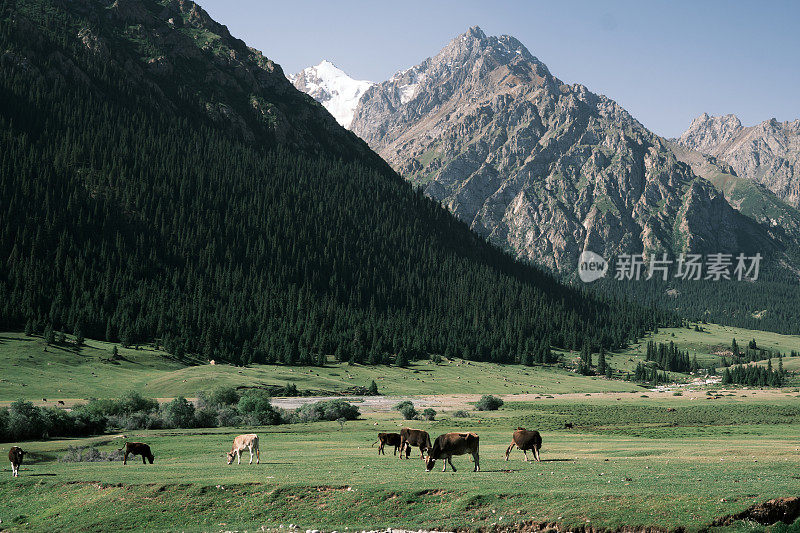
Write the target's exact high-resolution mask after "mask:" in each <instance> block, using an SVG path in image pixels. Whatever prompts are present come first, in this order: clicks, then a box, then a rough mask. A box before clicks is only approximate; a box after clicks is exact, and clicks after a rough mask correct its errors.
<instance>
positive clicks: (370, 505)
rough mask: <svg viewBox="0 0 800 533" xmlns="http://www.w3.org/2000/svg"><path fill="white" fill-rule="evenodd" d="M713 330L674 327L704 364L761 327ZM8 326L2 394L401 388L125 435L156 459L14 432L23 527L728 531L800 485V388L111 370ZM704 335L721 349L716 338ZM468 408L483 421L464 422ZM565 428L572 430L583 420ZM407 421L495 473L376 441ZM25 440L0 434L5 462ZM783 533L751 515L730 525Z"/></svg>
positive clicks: (6, 517)
mask: <svg viewBox="0 0 800 533" xmlns="http://www.w3.org/2000/svg"><path fill="white" fill-rule="evenodd" d="M712 328H713V329H712ZM717 328H719V329H717ZM710 329H712V331H711V332H708V333H705V335H707V336H708V337H703V336H702V335H701V334H699V333H697V332H694V331H689V330H666V331H662V332H659V333H658V334H657V337H656V338H661V339H676V340H675V342H676V343H683V344H684V345H687V346H688V345H693V346H696V348H693V349H697V350H698V352H702V353H701V355H699V356H698V357H700V356H703V357H707V358H713V357H715V355H714V351H715V350H716V347H717V346H718V345H724V344H726V343H729V342H730V340H727V337H728V336H729V335H731V333H734V334H735V335H736V336H737V339H738V338H739V336H742V343H744V342H746V340H747V338H748V337H751V336H753V335H759V334H760V333H759V332H747V331H744V330H742V331H736V332H731V331H729V330H726V329H723V328H721V327H718V326H712V327H711V328H710ZM673 334H674V336H673ZM763 335H764V337H763V338H759V337H757V340H758V342H759V344H761V343H762V342H764V343H767V342H774V343H777V347H779V349H781V350H785V351H789V350H791V349H795V347H797V348H800V346H798V345H799V344H800V342H798V339H797V338H796V337H789V336H775V337H772V334H763ZM767 335H769V336H770V338H769V339H768V338H767V337H766V336H767ZM1 337H2V339H0V353H2V355H3V357H2V359H0V367H2V369H1V370H2V373H1V374H0V376H1V378H0V379H2V381H0V399H2V400H3V401H4V403H6V404H7V403H8V402H9V401H11V400H13V399H15V398H17V397H19V396H23V397H24V398H27V399H30V400H36V402H37V403H39V404H45V405H53V404H54V403H55V401H56V400H57V399H60V398H65V399H70V398H71V399H72V400H71V401H72V402H78V401H82V399H84V398H86V397H88V396H93V395H94V396H116V395H119V394H120V393H121V392H123V391H125V390H128V389H136V390H139V391H140V392H143V393H144V394H148V395H151V396H157V397H161V398H170V397H174V396H176V395H178V394H184V395H186V396H189V397H192V396H194V395H195V394H196V392H197V391H198V390H204V389H205V390H208V389H210V388H213V387H214V386H218V385H223V384H224V385H230V384H252V385H257V384H264V383H268V384H276V385H283V384H285V383H286V382H287V381H290V382H294V383H297V385H298V387H299V388H301V389H315V390H317V391H320V392H322V391H326V390H327V391H331V392H334V393H341V392H343V391H345V390H346V389H347V388H348V387H351V386H353V385H361V386H366V385H368V383H369V381H370V380H371V379H375V380H376V382H377V383H378V384H379V388H380V389H381V392H384V393H386V396H379V397H361V398H352V401H353V403H354V404H356V405H358V406H359V409H360V410H361V413H362V415H361V417H360V419H359V420H355V421H350V422H346V423H344V425H343V426H340V425H339V424H338V423H335V422H317V423H312V424H293V425H281V426H269V427H257V428H253V427H241V428H216V429H195V430H160V431H138V430H137V431H132V432H126V433H125V435H126V437H127V438H128V439H129V440H133V441H143V442H146V443H148V444H150V445H151V447H152V449H153V451H154V453H155V463H154V464H153V465H149V464H148V465H142V464H141V462H140V461H137V460H133V461H129V464H128V465H127V466H123V465H122V463H121V462H119V461H113V462H109V461H104V462H66V461H64V457H65V456H66V455H67V454H68V451H69V449H70V447H74V446H95V447H97V449H98V450H99V451H102V452H112V451H114V450H116V449H118V448H119V447H120V446H121V443H122V439H117V438H114V437H115V435H104V436H100V437H93V438H85V439H51V440H43V441H35V442H33V441H32V442H23V443H13V444H19V445H21V446H22V447H23V448H24V449H25V450H28V451H29V452H30V455H29V456H28V457H26V462H25V463H24V464H23V466H22V469H21V473H20V477H19V478H16V479H12V478H11V476H10V468H9V463H7V462H5V461H4V462H3V471H2V477H0V502H2V503H0V520H2V522H0V528H7V529H10V530H12V531H42V530H58V529H63V530H72V531H74V530H82V531H109V530H147V531H158V530H182V531H234V530H235V531H254V530H259V529H263V530H270V529H276V530H281V526H283V531H286V530H287V529H288V528H289V526H290V525H294V526H295V527H296V528H297V529H299V530H302V531H305V530H314V529H318V530H325V531H332V530H336V531H340V532H341V531H345V530H360V529H376V528H387V527H393V528H410V529H431V528H436V529H441V530H455V529H459V530H492V531H499V530H509V531H511V530H516V529H518V528H521V527H523V526H524V527H528V528H532V529H535V528H538V527H540V526H542V525H543V524H545V528H556V529H558V530H561V531H576V530H581V531H586V530H592V531H598V530H601V531H614V530H622V529H624V530H626V531H634V530H645V529H647V528H656V529H655V530H677V529H680V528H685V529H686V530H688V531H699V530H707V529H709V528H710V529H712V530H713V529H715V528H713V527H711V525H712V523H713V522H714V521H715V520H717V519H719V518H721V517H725V516H728V515H732V514H736V513H740V512H742V511H744V510H746V509H748V508H749V507H751V506H753V505H757V504H761V503H763V502H765V501H767V500H771V499H773V498H779V497H793V496H798V495H800V390H798V389H797V388H795V387H794V386H791V387H785V388H783V389H780V390H753V389H747V388H730V389H721V388H720V387H719V386H713V389H712V386H710V385H707V386H692V387H681V388H680V391H678V390H675V391H665V392H654V391H651V390H648V389H647V388H646V387H642V386H639V385H636V384H634V383H630V382H625V381H619V380H606V379H604V378H599V377H597V378H592V377H584V376H578V375H577V374H574V373H572V372H569V371H566V370H563V369H555V368H540V367H534V368H530V367H521V366H508V367H498V366H496V365H490V364H487V363H470V364H466V363H462V364H459V363H457V362H455V361H452V362H446V363H444V364H442V365H438V366H437V365H434V364H432V363H427V362H422V363H417V364H414V365H412V366H411V367H410V368H409V369H397V368H394V367H377V368H370V367H361V366H349V365H330V366H328V367H325V368H302V367H298V368H285V367H275V366H268V365H267V366H257V367H254V368H246V369H237V368H235V367H230V366H227V365H208V364H204V365H199V366H187V365H186V364H185V363H183V362H180V361H175V360H172V359H169V358H167V357H166V356H165V354H163V353H160V352H156V351H155V350H121V354H122V356H123V360H121V361H119V362H118V364H112V363H108V362H106V361H105V359H106V358H107V354H108V353H109V351H110V348H111V345H108V344H105V343H100V342H97V341H88V346H87V347H84V348H82V350H81V351H80V353H75V352H72V351H69V350H60V349H59V350H56V349H54V348H53V347H50V348H48V351H47V352H44V351H43V346H42V345H41V343H40V340H39V339H37V338H25V337H24V336H22V335H20V334H5V335H2V336H1ZM703 339H705V341H706V343H705V344H703V343H701V342H699V341H700V340H703ZM645 342H646V340H645ZM640 348H641V346H634V347H632V348H631V349H630V350H628V351H626V352H624V353H620V354H614V355H612V356H611V357H610V358H609V359H610V360H611V361H616V362H615V363H613V364H615V368H617V369H618V370H619V371H625V368H626V366H627V365H630V364H631V360H633V361H636V360H637V359H639V360H640V359H641V357H642V356H641V353H640V352H639V349H640ZM565 357H569V354H565ZM790 359H792V360H793V359H800V358H790ZM634 364H635V363H634ZM792 364H793V363H792ZM787 368H789V362H788V360H787ZM240 372H241V373H240ZM56 376H61V377H60V378H57V377H56ZM381 378H383V379H381ZM184 380H185V381H184ZM23 384H24V385H23ZM678 392H680V395H676V394H677V393H678ZM484 393H494V394H500V395H502V397H503V398H504V399H505V401H506V403H505V404H504V405H503V406H502V407H501V409H500V410H499V411H493V412H479V411H475V410H474V406H473V402H475V401H477V399H478V398H479V397H480V395H481V394H484ZM403 398H411V399H413V401H414V402H415V405H416V406H417V408H423V407H426V406H431V407H433V408H434V409H436V411H437V416H436V420H435V421H413V422H408V421H404V420H402V419H401V417H400V416H399V414H398V413H397V412H396V411H394V410H393V409H392V407H393V406H394V405H395V404H396V403H397V402H398V401H399V400H401V399H403ZM45 399H46V401H45ZM319 399H320V397H313V398H276V399H274V404H275V405H278V406H281V407H284V408H287V409H288V408H293V407H296V406H297V405H299V404H300V403H303V402H308V401H317V400H319ZM68 402H69V400H68ZM68 402H67V403H68ZM456 410H466V411H467V412H468V414H469V416H468V417H466V418H462V417H459V418H456V417H455V416H454V413H455V411H456ZM566 423H570V424H572V425H573V428H572V429H565V424H566ZM404 425H411V426H412V427H418V428H421V429H425V430H427V431H429V432H430V434H431V436H432V437H433V438H435V437H436V436H437V435H439V434H442V433H446V432H448V431H474V432H476V433H477V434H478V435H479V436H480V466H481V471H480V472H472V464H471V462H470V460H469V459H468V458H467V457H466V456H462V457H456V458H455V459H454V460H453V462H454V464H455V465H456V467H457V468H458V471H457V472H450V471H449V469H448V472H446V473H443V472H441V467H442V463H441V462H438V463H437V465H436V468H435V469H434V471H432V472H425V471H424V469H423V465H422V461H420V459H419V457H418V452H416V451H415V452H413V453H412V456H411V459H410V460H400V459H398V458H396V457H393V456H392V450H391V449H389V448H387V451H388V454H389V455H387V456H378V455H377V446H374V447H373V446H372V444H373V443H374V442H375V438H376V437H375V435H376V433H377V432H379V431H396V430H398V429H399V428H400V427H402V426H404ZM518 426H521V427H527V428H529V429H538V430H539V431H540V432H541V433H542V436H543V439H544V445H543V448H542V459H543V461H542V462H541V463H534V462H531V463H526V462H523V461H522V458H523V456H522V453H521V452H519V451H514V452H512V455H511V460H510V461H509V462H506V461H505V460H504V452H505V450H506V447H507V446H508V445H509V444H510V442H511V434H512V432H513V430H514V429H515V428H516V427H518ZM246 432H256V433H258V434H259V436H260V437H261V447H262V462H261V464H259V465H255V464H253V465H247V464H242V465H236V464H234V465H230V466H229V465H226V464H225V452H227V451H228V450H229V449H230V443H231V441H232V439H233V437H234V436H235V435H238V434H240V433H246ZM11 445H12V443H5V444H0V454H2V455H0V456H2V457H3V458H4V457H5V453H6V452H7V450H8V448H9V447H10V446H11ZM534 525H535V527H534ZM764 527H765V526H761V525H758V524H756V523H754V522H747V521H741V520H738V521H736V520H735V521H734V522H733V525H731V526H728V528H727V529H731V528H732V529H735V530H747V531H751V530H764ZM769 527H771V530H772V531H774V532H775V533H786V532H788V531H797V528H798V527H800V523H796V524H795V525H793V526H791V528H794V529H787V527H789V526H787V527H783V526H769ZM650 531H653V529H650Z"/></svg>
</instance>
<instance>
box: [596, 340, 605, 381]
mask: <svg viewBox="0 0 800 533" xmlns="http://www.w3.org/2000/svg"><path fill="white" fill-rule="evenodd" d="M597 373H598V374H599V375H601V376H604V375H605V374H606V349H605V348H603V347H600V355H599V356H598V358H597Z"/></svg>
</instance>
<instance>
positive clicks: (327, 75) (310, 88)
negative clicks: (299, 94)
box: [288, 59, 375, 128]
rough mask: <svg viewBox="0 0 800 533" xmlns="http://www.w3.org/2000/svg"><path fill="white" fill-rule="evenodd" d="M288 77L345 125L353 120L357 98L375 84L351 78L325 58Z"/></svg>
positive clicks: (348, 125) (347, 125)
mask: <svg viewBox="0 0 800 533" xmlns="http://www.w3.org/2000/svg"><path fill="white" fill-rule="evenodd" d="M288 78H289V81H291V82H292V83H293V84H294V86H295V87H297V88H298V89H299V90H301V91H303V92H304V93H308V94H309V95H310V96H311V97H312V98H314V100H316V101H317V102H319V103H321V104H322V105H323V106H324V107H325V109H327V110H328V111H329V112H330V114H331V115H333V118H335V119H336V121H337V122H338V123H339V124H341V125H342V126H344V127H345V128H349V127H350V124H351V123H352V122H353V113H354V112H355V110H356V106H357V105H358V101H359V100H360V99H361V97H362V96H363V95H364V93H365V92H366V91H367V89H369V88H370V87H372V86H373V85H375V84H374V83H372V82H371V81H365V80H354V79H353V78H351V77H350V76H348V75H347V74H346V73H345V72H344V71H342V70H341V69H340V68H338V67H337V66H336V65H334V64H333V63H331V62H330V61H328V60H327V59H325V60H323V61H322V62H321V63H320V64H319V65H316V66H313V67H308V68H305V69H303V70H302V71H300V72H298V73H297V74H294V75H290V76H288Z"/></svg>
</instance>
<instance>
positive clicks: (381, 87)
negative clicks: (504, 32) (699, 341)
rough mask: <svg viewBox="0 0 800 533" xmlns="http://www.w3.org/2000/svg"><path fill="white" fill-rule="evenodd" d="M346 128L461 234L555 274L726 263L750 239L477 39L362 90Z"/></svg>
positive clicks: (585, 107)
mask: <svg viewBox="0 0 800 533" xmlns="http://www.w3.org/2000/svg"><path fill="white" fill-rule="evenodd" d="M352 130H353V131H354V132H355V133H356V134H358V135H359V136H361V137H362V138H363V139H364V140H366V141H367V142H368V143H369V144H370V146H371V147H372V148H373V149H375V150H376V151H377V152H378V153H380V154H381V155H382V156H383V157H384V159H386V160H387V161H388V162H389V163H390V164H391V165H392V166H393V167H394V168H395V169H397V170H398V171H399V172H400V173H401V174H402V175H404V176H405V177H406V178H407V179H409V180H411V181H412V182H414V183H416V184H419V185H421V186H423V187H424V189H425V192H426V193H427V194H428V195H430V196H432V197H434V198H436V199H438V200H440V201H442V202H443V203H444V204H445V205H447V206H448V208H449V209H451V210H452V211H453V212H454V213H455V214H456V215H457V216H458V217H459V218H461V219H462V220H464V221H465V222H467V223H468V224H469V225H470V226H471V227H472V228H473V229H474V230H475V231H477V232H478V233H480V234H482V235H484V236H487V237H488V238H489V239H491V240H492V241H494V242H495V243H497V244H499V245H501V246H504V247H507V248H509V249H512V250H514V251H515V252H516V253H517V254H518V256H520V257H523V258H526V259H529V260H533V261H536V262H538V263H541V264H545V265H547V266H549V267H551V268H555V269H558V270H562V271H570V272H571V271H574V269H575V265H576V262H577V258H578V256H579V254H580V252H581V251H583V250H592V251H595V252H599V253H602V254H604V255H606V256H609V255H617V254H620V253H636V252H642V251H648V252H649V251H653V252H654V251H658V250H671V251H673V252H675V253H677V252H680V251H683V250H687V249H692V250H706V251H736V250H742V249H746V248H748V247H749V246H750V245H751V244H752V243H753V242H755V241H756V240H758V239H759V236H758V230H757V229H755V228H754V227H753V225H752V224H751V223H750V222H749V221H747V220H743V218H744V217H741V216H740V215H739V213H737V212H736V211H735V210H734V209H732V208H731V206H730V205H729V204H728V203H727V202H726V201H725V198H724V196H723V195H722V194H721V193H720V192H719V191H717V190H716V189H715V188H714V187H713V186H712V185H711V184H710V183H709V182H707V181H706V180H703V179H700V178H698V177H697V176H695V174H693V173H692V171H691V169H690V167H689V166H688V165H686V164H683V163H681V162H679V161H678V160H677V159H676V158H675V156H674V154H673V153H672V152H671V151H670V150H669V148H668V146H667V145H666V141H664V140H663V139H661V138H660V137H658V136H656V135H654V134H652V133H651V132H649V131H648V130H647V129H646V128H644V127H643V126H642V125H641V124H640V123H639V122H637V121H636V120H635V119H634V118H633V117H631V116H630V115H629V114H628V113H627V112H626V111H625V110H624V109H622V108H621V107H620V106H619V105H617V104H616V103H615V102H614V101H612V100H610V99H608V98H606V97H604V96H600V95H596V94H594V93H592V92H590V91H589V90H588V89H587V88H586V87H584V86H582V85H567V84H565V83H563V82H562V81H560V80H559V79H558V78H556V77H554V76H553V75H552V74H551V73H550V71H549V70H548V68H547V67H546V66H545V65H544V64H543V63H542V62H541V61H539V60H538V59H537V58H536V57H534V56H533V55H531V53H530V52H529V51H528V50H527V49H526V48H525V47H524V46H523V45H522V44H521V43H520V42H519V41H517V40H516V39H514V38H513V37H509V36H501V37H487V36H486V35H485V34H484V33H483V31H481V30H480V28H477V27H474V28H471V29H470V30H469V31H468V32H466V33H465V34H463V35H460V36H458V37H456V38H455V39H454V40H453V41H451V42H450V44H448V45H447V46H446V47H445V48H444V49H443V50H442V51H440V52H439V53H438V54H437V55H436V56H434V57H432V58H429V59H426V60H425V61H423V62H422V63H420V64H419V65H417V66H415V67H412V68H411V69H408V70H405V71H401V72H398V73H397V74H396V75H395V76H394V77H392V78H391V79H390V80H388V81H386V82H383V83H381V84H378V85H376V86H374V87H372V88H370V89H369V90H368V91H367V92H366V93H365V94H364V96H363V97H362V98H361V101H360V102H359V105H358V107H357V108H356V111H355V116H354V119H353V123H352Z"/></svg>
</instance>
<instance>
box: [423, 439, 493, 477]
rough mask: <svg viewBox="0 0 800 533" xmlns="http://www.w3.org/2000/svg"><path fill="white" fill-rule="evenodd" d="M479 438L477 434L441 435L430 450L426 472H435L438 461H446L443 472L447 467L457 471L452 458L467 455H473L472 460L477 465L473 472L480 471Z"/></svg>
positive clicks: (426, 461)
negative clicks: (434, 468)
mask: <svg viewBox="0 0 800 533" xmlns="http://www.w3.org/2000/svg"><path fill="white" fill-rule="evenodd" d="M479 440H480V439H479V437H478V435H476V434H475V433H445V434H444V435H439V436H438V437H436V440H435V441H434V443H433V447H432V448H431V449H430V450H428V457H426V458H425V470H426V471H427V472H430V471H431V470H433V467H434V465H435V464H436V460H437V459H444V468H443V469H442V472H446V471H447V465H448V463H449V464H450V467H451V468H452V469H453V472H455V471H456V467H455V466H453V461H452V460H451V457H453V456H454V455H464V454H466V453H468V454H471V455H472V460H473V462H474V463H475V466H474V468H473V469H472V471H473V472H478V471H480V469H481V467H480V464H479V463H478V444H479Z"/></svg>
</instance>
